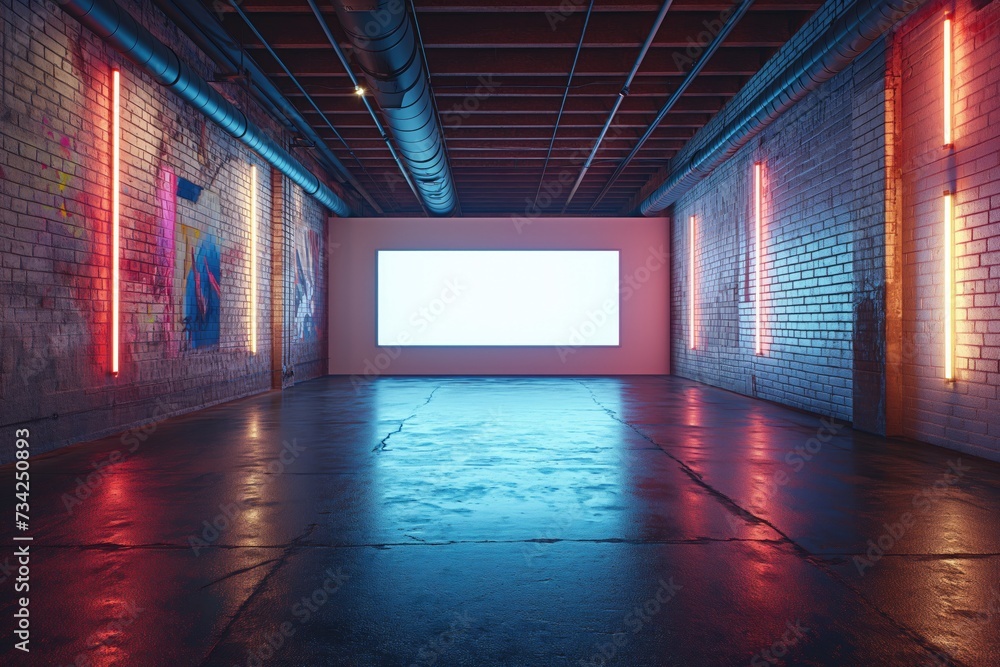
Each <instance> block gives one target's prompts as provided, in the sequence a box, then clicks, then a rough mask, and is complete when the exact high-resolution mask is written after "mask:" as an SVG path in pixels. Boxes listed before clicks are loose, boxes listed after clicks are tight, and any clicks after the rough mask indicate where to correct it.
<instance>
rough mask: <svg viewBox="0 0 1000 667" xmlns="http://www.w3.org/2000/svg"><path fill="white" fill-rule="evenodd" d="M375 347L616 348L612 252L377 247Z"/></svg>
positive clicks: (616, 287)
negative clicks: (390, 248) (611, 346)
mask: <svg viewBox="0 0 1000 667" xmlns="http://www.w3.org/2000/svg"><path fill="white" fill-rule="evenodd" d="M376 273H377V281H378V283H377V299H378V304H377V313H378V314H377V317H378V322H377V339H378V344H379V345H383V346H417V345H424V346H470V345H480V346H529V345H530V346H573V347H584V346H609V345H618V344H619V341H618V333H619V332H618V320H619V318H618V314H619V279H618V276H619V252H618V251H617V250H380V251H378V258H377V270H376Z"/></svg>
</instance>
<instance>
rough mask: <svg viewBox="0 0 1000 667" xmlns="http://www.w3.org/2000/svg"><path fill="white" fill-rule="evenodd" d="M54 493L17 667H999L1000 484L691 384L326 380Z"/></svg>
mask: <svg viewBox="0 0 1000 667" xmlns="http://www.w3.org/2000/svg"><path fill="white" fill-rule="evenodd" d="M31 470H32V481H31V491H32V496H31V516H32V522H33V523H32V527H31V534H32V535H33V537H34V541H33V543H32V545H31V552H32V557H31V590H30V596H31V604H30V613H31V633H32V634H31V637H32V639H31V654H30V657H28V656H25V655H23V654H21V653H20V652H18V651H16V650H14V649H13V648H12V646H13V643H14V641H15V640H14V639H13V638H12V634H11V633H12V631H13V619H12V614H13V612H14V609H15V607H14V603H13V593H12V591H11V578H12V577H14V576H16V575H15V574H14V573H12V571H11V570H10V565H11V563H12V561H13V553H14V547H13V546H12V545H13V541H12V539H11V538H12V535H11V533H10V530H11V526H10V523H11V522H10V521H8V520H5V521H4V522H3V524H2V526H0V530H2V531H3V533H2V534H3V536H4V540H3V543H4V545H6V546H4V553H2V554H0V565H2V566H3V568H2V571H0V577H6V578H7V581H6V582H5V583H4V584H3V587H4V589H5V594H4V595H3V596H2V597H0V602H2V606H0V615H2V617H3V619H4V621H3V633H2V634H3V636H4V637H6V639H5V640H4V642H5V645H3V646H0V663H2V664H4V665H14V664H31V665H95V666H97V665H100V666H102V667H106V666H111V665H122V666H143V667H146V666H149V667H156V666H159V665H170V666H176V665H219V666H225V667H234V666H240V667H242V666H244V665H245V666H247V667H253V666H257V665H275V666H279V665H280V666H288V667H291V666H295V667H299V666H313V665H316V666H320V665H351V666H355V665H356V666H366V665H379V666H380V665H402V666H404V667H406V666H411V665H419V666H431V665H509V666H515V665H517V666H520V665H525V666H527V665H531V666H535V665H538V666H560V665H630V666H646V665H648V666H660V665H664V666H678V667H680V666H700V665H705V666H713V667H714V666H725V665H780V664H784V665H945V664H948V665H958V666H961V665H981V666H984V667H985V666H989V665H998V664H1000V511H998V510H1000V465H998V464H995V463H990V462H987V461H984V460H981V459H976V458H973V457H969V456H963V455H960V454H957V453H955V452H949V451H947V450H943V449H938V448H935V447H931V446H926V445H921V444H917V443H910V442H898V441H886V440H884V439H880V438H876V437H873V436H869V435H865V434H860V433H855V432H854V431H852V430H851V429H850V428H848V427H847V426H845V425H841V424H838V423H835V422H831V421H829V420H823V419H820V418H819V417H817V416H814V415H809V414H804V413H801V412H795V411H792V410H788V409H785V408H782V407H779V406H775V405H772V404H768V403H763V402H759V401H755V400H753V399H749V398H746V397H742V396H737V395H734V394H730V393H728V392H725V391H721V390H718V389H714V388H711V387H706V386H703V385H699V384H697V383H694V382H690V381H687V380H683V379H680V378H673V377H667V378H662V377H642V378H580V379H571V378H379V379H376V380H373V381H370V382H366V383H358V382H354V383H352V382H351V381H350V380H349V379H347V378H321V379H318V380H313V381H310V382H306V383H303V384H301V385H299V386H297V387H295V388H293V389H291V390H287V391H285V392H284V393H270V394H265V395H261V396H257V397H253V398H249V399H245V400H240V401H236V402H233V403H228V404H226V405H222V406H218V407H215V408H211V409H208V410H204V411H201V412H198V413H193V414H190V415H187V416H183V417H179V418H175V419H171V420H168V421H166V422H162V423H161V424H159V425H157V426H156V427H155V428H147V429H144V430H140V431H137V432H132V433H129V434H125V436H122V437H113V438H107V439H104V440H100V441H96V442H91V443H86V444H81V445H76V446H73V447H69V448H65V449H62V450H60V451H57V452H54V453H52V454H49V455H45V456H40V457H38V458H37V459H35V460H33V463H32V469H31ZM0 479H2V487H0V488H3V489H13V469H12V467H11V466H5V467H4V468H3V469H2V470H0ZM12 495H13V493H12V492H11V493H7V492H5V493H4V496H5V499H4V501H3V506H4V512H5V515H11V514H12V512H13V507H12V505H13V500H12V499H11V498H10V497H9V496H12ZM8 508H9V511H8Z"/></svg>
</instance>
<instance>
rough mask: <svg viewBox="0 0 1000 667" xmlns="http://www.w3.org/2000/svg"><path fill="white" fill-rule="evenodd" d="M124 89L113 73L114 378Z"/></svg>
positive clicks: (114, 368)
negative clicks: (122, 98) (122, 93)
mask: <svg viewBox="0 0 1000 667" xmlns="http://www.w3.org/2000/svg"><path fill="white" fill-rule="evenodd" d="M120 153H121V86H120V75H119V72H118V70H112V72H111V374H112V375H118V328H119V317H120V314H119V310H120V305H119V289H120V282H119V281H120V275H119V263H120V258H119V255H120V254H121V248H120V242H121V241H120V234H121V220H120V218H119V210H120V207H121V197H120V192H121V162H120Z"/></svg>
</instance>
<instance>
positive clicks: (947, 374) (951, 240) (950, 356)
mask: <svg viewBox="0 0 1000 667" xmlns="http://www.w3.org/2000/svg"><path fill="white" fill-rule="evenodd" d="M954 218H955V216H954V208H953V202H952V195H951V193H950V192H948V191H945V193H944V234H943V238H942V242H941V246H942V247H941V251H942V254H943V255H944V280H943V281H942V285H943V289H944V379H945V380H954V379H955V368H954V355H955V344H954V340H953V337H954V331H955V305H954V294H955V271H954V267H953V261H954V259H953V255H954V253H955V229H954V227H955V220H954Z"/></svg>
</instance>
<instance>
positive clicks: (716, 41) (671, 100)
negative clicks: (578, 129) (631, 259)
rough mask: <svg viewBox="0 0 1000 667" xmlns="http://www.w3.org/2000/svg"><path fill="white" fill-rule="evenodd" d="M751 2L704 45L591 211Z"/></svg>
mask: <svg viewBox="0 0 1000 667" xmlns="http://www.w3.org/2000/svg"><path fill="white" fill-rule="evenodd" d="M753 3H754V0H743V2H742V3H740V5H739V6H738V7H736V9H735V10H734V11H733V13H732V14H730V15H729V18H728V19H726V22H725V23H724V24H723V26H722V28H721V29H720V30H719V34H717V35H716V36H715V38H714V39H713V40H712V42H711V43H710V44H709V45H708V46H707V47H705V51H704V52H703V53H702V54H701V57H699V58H698V61H697V62H696V63H695V64H694V66H693V67H692V68H691V71H689V72H688V73H687V75H686V76H685V77H684V80H683V81H681V85H679V86H678V87H677V89H676V90H675V91H674V92H673V93H671V94H670V98H669V99H668V100H667V102H666V104H664V105H663V106H662V107H661V108H660V110H659V111H658V112H657V114H656V118H654V119H653V122H652V123H650V124H649V127H647V128H646V131H645V132H643V134H642V136H641V137H639V141H637V142H636V144H635V146H633V147H632V150H631V151H629V154H628V155H626V156H625V159H624V160H622V161H621V163H620V164H619V165H618V167H617V168H615V170H614V172H613V173H612V174H611V177H610V178H608V182H607V183H605V184H604V187H603V188H602V189H601V192H600V193H599V194H598V195H597V199H595V200H594V203H593V204H591V206H590V210H591V211H593V210H594V208H595V207H596V206H597V205H598V204H600V203H601V200H602V199H604V196H605V195H606V194H608V191H609V190H611V186H613V185H614V184H615V181H617V180H618V177H619V176H621V175H622V172H623V171H625V168H626V167H628V166H629V164H630V163H631V162H632V160H633V158H635V156H636V154H637V153H638V152H639V150H640V149H642V147H643V145H644V144H645V143H646V141H648V140H649V138H650V137H651V136H653V132H655V131H656V128H657V127H659V126H660V123H661V122H663V119H664V118H665V117H666V115H667V114H668V113H670V111H671V109H673V108H674V105H675V104H677V101H678V100H679V99H681V96H682V95H683V94H684V93H685V92H686V91H687V89H688V87H689V86H690V85H691V84H692V83H693V82H694V80H695V79H696V78H697V77H698V75H699V74H700V73H701V70H702V69H704V67H705V65H707V64H708V61H709V60H711V58H712V56H713V55H715V52H716V51H718V49H719V47H720V46H722V42H724V41H725V40H726V37H728V36H729V33H730V32H732V31H733V28H735V27H736V24H737V23H739V22H740V19H742V18H743V16H744V15H746V13H747V12H748V11H749V10H750V6H751V5H752V4H753Z"/></svg>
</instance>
